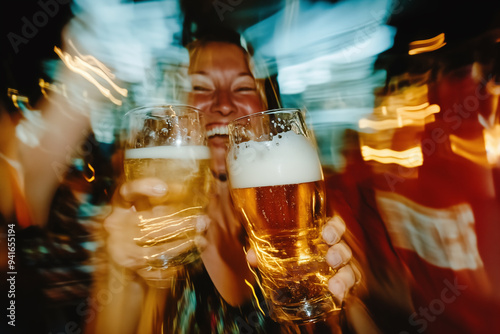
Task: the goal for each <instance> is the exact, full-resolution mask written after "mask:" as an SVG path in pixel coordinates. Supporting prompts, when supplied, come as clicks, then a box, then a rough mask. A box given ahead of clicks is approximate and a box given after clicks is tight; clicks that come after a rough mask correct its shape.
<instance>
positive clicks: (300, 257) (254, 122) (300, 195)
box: [227, 109, 339, 323]
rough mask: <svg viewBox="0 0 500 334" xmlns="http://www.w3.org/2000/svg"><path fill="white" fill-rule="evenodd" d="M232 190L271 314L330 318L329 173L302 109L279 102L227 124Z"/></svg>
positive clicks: (288, 318)
mask: <svg viewBox="0 0 500 334" xmlns="http://www.w3.org/2000/svg"><path fill="white" fill-rule="evenodd" d="M227 166H228V174H229V182H230V191H231V196H232V198H233V201H234V204H235V206H236V208H237V210H239V211H240V213H241V214H242V215H241V216H242V217H243V218H244V220H245V227H246V230H247V233H248V235H249V239H250V243H251V245H252V247H253V248H254V250H255V252H256V255H257V259H258V268H259V273H260V276H261V286H262V288H263V292H264V295H265V297H266V300H267V303H268V306H269V309H270V313H271V317H272V318H273V319H275V320H276V321H278V322H293V323H307V322H315V321H319V320H324V319H326V317H327V316H328V315H329V314H330V313H331V312H332V311H334V310H338V309H339V308H338V307H337V306H336V304H335V301H334V299H333V296H332V295H331V294H330V292H329V290H328V279H329V278H330V277H331V276H332V275H333V269H331V267H330V266H329V265H328V264H327V263H326V260H325V254H326V251H327V249H328V246H327V245H326V244H325V243H324V242H323V241H322V238H321V227H322V224H323V223H324V221H325V216H324V215H325V212H324V196H325V189H324V180H323V173H322V169H321V164H320V161H319V157H318V154H317V149H316V146H315V145H314V144H313V140H312V138H311V137H310V135H309V132H308V129H307V127H306V124H305V122H304V117H303V114H302V113H301V111H300V110H297V109H277V110H270V111H265V112H261V113H256V114H252V115H249V116H244V117H240V118H238V119H236V120H234V121H233V122H231V123H230V124H229V153H228V157H227Z"/></svg>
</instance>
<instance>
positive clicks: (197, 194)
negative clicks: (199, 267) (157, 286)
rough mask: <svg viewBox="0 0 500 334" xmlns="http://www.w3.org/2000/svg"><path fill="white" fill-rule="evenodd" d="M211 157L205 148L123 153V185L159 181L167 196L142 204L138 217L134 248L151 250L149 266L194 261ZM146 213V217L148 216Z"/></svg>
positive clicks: (160, 147) (207, 194) (147, 149)
mask: <svg viewBox="0 0 500 334" xmlns="http://www.w3.org/2000/svg"><path fill="white" fill-rule="evenodd" d="M209 162H210V152H209V149H208V147H206V146H181V147H175V146H157V147H147V148H137V149H128V150H126V151H125V162H124V169H125V176H126V178H127V180H135V179H142V178H147V177H154V178H159V179H161V180H162V181H164V182H165V183H166V184H167V187H168V188H167V194H166V195H165V196H163V197H160V198H156V199H154V200H150V202H148V203H144V204H143V205H144V206H145V207H144V208H138V211H141V209H146V208H147V207H153V209H152V210H151V211H144V212H142V213H141V216H140V220H141V222H140V225H139V229H140V232H139V236H138V237H137V238H135V240H136V242H137V244H138V245H140V246H142V247H147V248H150V252H148V255H147V261H148V264H149V265H151V266H153V267H157V268H161V267H163V266H165V265H167V264H168V265H169V266H171V265H178V264H185V263H189V262H191V261H192V260H194V259H195V258H196V257H197V256H198V251H197V249H196V245H195V242H194V241H195V236H196V224H197V222H198V220H199V219H203V217H204V216H203V215H204V214H205V208H206V206H207V205H208V201H209V197H208V196H209V190H210V186H211V180H212V175H211V172H210V167H209ZM146 212H147V213H146Z"/></svg>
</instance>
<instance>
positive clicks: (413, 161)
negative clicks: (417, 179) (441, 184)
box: [361, 145, 424, 168]
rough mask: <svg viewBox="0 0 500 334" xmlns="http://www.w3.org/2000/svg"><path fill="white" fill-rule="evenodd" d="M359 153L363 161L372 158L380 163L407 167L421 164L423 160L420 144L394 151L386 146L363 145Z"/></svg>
mask: <svg viewBox="0 0 500 334" xmlns="http://www.w3.org/2000/svg"><path fill="white" fill-rule="evenodd" d="M361 155H362V156H363V160H365V161H369V160H373V161H377V162H380V163H382V164H398V165H400V166H403V167H407V168H414V167H418V166H421V165H422V164H423V162H424V157H423V155H422V148H421V147H420V146H415V147H412V148H410V149H407V150H404V151H394V150H391V149H388V148H384V149H374V148H371V147H369V146H366V145H363V146H362V147H361Z"/></svg>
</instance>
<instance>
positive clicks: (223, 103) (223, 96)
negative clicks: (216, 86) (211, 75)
mask: <svg viewBox="0 0 500 334" xmlns="http://www.w3.org/2000/svg"><path fill="white" fill-rule="evenodd" d="M211 111H212V112H213V113H219V114H220V115H222V116H229V115H231V114H233V113H235V112H236V106H235V105H234V103H233V99H232V96H231V92H229V91H227V90H223V89H221V90H218V91H217V92H216V94H215V99H214V103H213V104H212V108H211Z"/></svg>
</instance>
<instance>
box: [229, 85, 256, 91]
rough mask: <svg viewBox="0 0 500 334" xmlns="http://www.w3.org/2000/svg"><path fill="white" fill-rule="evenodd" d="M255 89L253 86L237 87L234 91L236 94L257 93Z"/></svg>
mask: <svg viewBox="0 0 500 334" xmlns="http://www.w3.org/2000/svg"><path fill="white" fill-rule="evenodd" d="M255 89H256V88H255V87H254V86H252V87H250V86H248V87H237V88H236V89H235V90H234V91H235V92H248V91H255Z"/></svg>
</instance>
